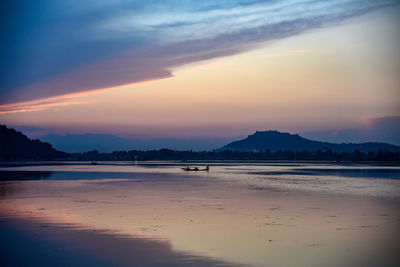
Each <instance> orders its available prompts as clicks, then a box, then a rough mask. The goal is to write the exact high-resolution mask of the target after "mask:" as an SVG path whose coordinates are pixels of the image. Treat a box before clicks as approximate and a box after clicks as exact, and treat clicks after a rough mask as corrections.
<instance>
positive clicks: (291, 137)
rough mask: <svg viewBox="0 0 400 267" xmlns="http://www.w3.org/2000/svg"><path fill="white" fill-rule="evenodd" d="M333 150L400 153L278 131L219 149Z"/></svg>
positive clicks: (260, 133) (374, 145) (259, 133)
mask: <svg viewBox="0 0 400 267" xmlns="http://www.w3.org/2000/svg"><path fill="white" fill-rule="evenodd" d="M328 149H329V150H332V151H335V152H352V151H355V150H359V151H362V152H370V151H375V152H376V151H379V150H387V151H392V152H400V147H398V146H395V145H391V144H387V143H377V142H369V143H360V144H358V143H348V144H345V143H342V144H334V143H328V142H319V141H313V140H309V139H306V138H303V137H301V136H300V135H297V134H289V133H281V132H278V131H257V132H255V133H254V134H252V135H249V136H248V137H247V138H245V139H243V140H239V141H235V142H232V143H229V144H228V145H225V146H223V147H221V148H220V149H218V151H224V150H230V151H241V152H249V151H266V150H270V151H278V150H292V151H310V152H315V151H317V150H328Z"/></svg>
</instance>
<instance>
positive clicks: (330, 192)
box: [0, 164, 400, 266]
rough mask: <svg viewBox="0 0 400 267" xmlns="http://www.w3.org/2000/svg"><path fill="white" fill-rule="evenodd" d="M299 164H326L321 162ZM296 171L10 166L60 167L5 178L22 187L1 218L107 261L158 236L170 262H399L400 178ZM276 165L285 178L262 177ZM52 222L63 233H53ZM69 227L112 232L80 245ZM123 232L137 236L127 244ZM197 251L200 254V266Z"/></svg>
mask: <svg viewBox="0 0 400 267" xmlns="http://www.w3.org/2000/svg"><path fill="white" fill-rule="evenodd" d="M300 167H301V168H303V169H320V168H321V165H318V166H312V165H310V164H308V165H306V166H305V165H303V166H300ZM293 168H299V166H283V165H273V166H270V165H261V164H258V165H241V164H234V165H233V164H232V165H218V166H217V165H212V166H211V171H210V173H189V174H188V173H184V172H182V171H180V169H179V168H178V167H176V165H163V166H161V167H157V166H152V167H149V166H146V167H143V166H136V167H135V166H127V165H98V166H84V165H64V166H29V167H20V168H14V169H10V168H8V170H9V171H11V170H14V171H18V170H20V171H21V170H23V171H28V170H30V171H51V172H52V175H51V177H50V178H48V179H45V180H31V181H27V180H24V181H7V182H0V184H2V185H3V186H4V187H5V189H4V191H7V188H10V189H12V190H11V191H12V192H13V193H12V194H6V195H5V196H4V198H3V199H2V200H1V201H0V214H1V215H2V216H7V217H9V218H20V219H25V220H30V221H32V220H39V221H40V224H39V225H44V226H45V227H37V228H39V230H40V231H43V232H44V233H49V234H48V235H49V238H51V237H52V236H57V235H58V236H59V238H56V241H57V243H60V244H65V243H67V244H70V245H71V246H73V247H76V250H78V251H81V250H82V254H84V255H93V254H95V255H98V257H99V258H101V256H102V255H103V250H104V249H103V248H99V246H100V247H104V246H105V247H107V245H108V243H109V244H112V246H113V247H114V246H115V248H116V249H111V251H112V252H110V254H111V256H110V257H111V258H112V257H114V258H115V257H118V255H120V258H124V257H125V256H123V255H129V252H128V249H127V250H126V251H127V252H126V254H124V253H125V252H119V250H118V248H119V247H120V246H122V247H123V248H121V250H124V249H126V248H127V247H130V246H132V248H134V247H135V246H134V245H133V243H132V245H130V244H131V243H129V242H134V243H135V242H138V243H137V244H141V243H140V240H146V241H147V242H149V244H153V243H152V242H155V243H154V246H155V247H158V245H157V244H163V245H162V246H163V247H164V248H166V251H168V253H171V254H168V253H167V252H165V253H166V254H168V255H171V259H175V261H174V260H173V261H172V262H171V264H175V263H176V264H177V265H179V264H182V265H185V264H186V265H189V264H193V265H196V264H197V265H207V264H205V261H206V262H208V261H209V262H211V263H212V264H215V265H218V264H227V263H229V264H230V263H237V264H244V265H255V266H266V265H271V266H326V265H328V263H329V265H331V266H368V264H369V265H373V264H376V265H385V266H391V264H392V263H397V260H398V256H397V254H398V253H397V252H396V251H395V248H397V247H399V246H400V243H399V240H400V239H399V230H398V229H399V222H400V209H399V208H400V197H399V191H400V190H399V185H400V183H399V182H400V181H399V180H396V179H381V178H379V179H370V178H368V179H364V178H358V179H348V178H343V177H340V176H335V175H307V174H304V173H303V174H301V175H295V174H294V175H291V174H287V173H284V172H289V171H290V170H292V171H293ZM324 168H327V169H339V168H342V167H341V166H332V165H329V166H325V167H324ZM355 168H358V167H355ZM363 168H365V167H363ZM374 168H376V167H374ZM268 171H269V172H276V173H279V174H276V175H274V174H272V175H271V174H263V175H261V174H257V175H253V174H254V173H257V172H268ZM311 172H313V171H311ZM328 172H330V171H328ZM249 173H252V174H249ZM282 173H284V174H282ZM57 175H59V176H58V178H57ZM62 177H64V178H62ZM96 177H97V179H96ZM255 189H257V190H255ZM338 192H339V193H340V194H338ZM60 224H61V225H73V226H74V227H73V229H71V228H70V227H61V226H59V225H60ZM54 225H57V227H56V226H54ZM52 227H56V228H55V229H57V231H56V230H54V231H55V232H51V229H50V228H52ZM22 228H28V226H24V227H22ZM65 229H67V230H68V231H69V232H73V233H74V234H75V233H78V232H79V231H82V233H84V234H83V236H84V235H86V233H93V231H96V233H101V235H103V234H106V236H107V237H101V238H100V239H96V238H97V237H96V238H92V237H90V238H88V240H89V241H87V243H84V245H82V246H80V245H75V243H74V242H72V241H69V240H68V237H65V236H64V235H63V234H57V233H58V231H61V230H65ZM27 231H28V232H31V233H32V231H34V230H33V229H28V230H27ZM104 231H105V232H104ZM56 232H57V233H56ZM43 235H45V234H43ZM39 236H42V234H40V235H39ZM78 236H79V235H78ZM102 238H104V239H102ZM114 238H115V239H116V240H117V239H118V240H119V239H123V240H131V241H129V242H128V241H126V242H127V243H124V242H125V241H124V242H122V243H119V241H116V240H114ZM109 239H112V240H113V241H112V240H109ZM132 240H134V241H132ZM85 242H86V241H85ZM114 242H116V243H114ZM93 243H95V244H94V245H92V244H93ZM104 244H107V245H104ZM122 244H123V245H122ZM85 247H89V248H90V247H93V250H90V251H87V250H85ZM139 251H140V250H139ZM104 253H106V252H104ZM119 253H121V254H119ZM152 253H160V259H162V258H163V256H161V255H163V252H156V251H152V250H151V245H149V246H147V245H146V244H144V245H143V251H142V252H140V253H139V255H138V256H135V258H136V257H139V256H140V254H144V255H155V254H152ZM182 255H184V256H185V257H183V258H182V257H181V256H182ZM194 255H196V256H194ZM288 255H290V257H289V256H288ZM186 256H187V257H188V258H186ZM192 257H194V258H196V259H198V260H200V259H201V260H200V261H193V262H192V261H190V259H192ZM197 257H199V258H197ZM94 258H96V257H94ZM114 258H112V259H114ZM149 258H151V257H150V256H149ZM154 258H155V259H154V260H156V258H157V257H156V256H154ZM138 259H140V257H139V258H138ZM214 259H218V260H214ZM204 260H205V261H204ZM166 262H168V261H166ZM211 263H210V264H211ZM229 264H228V265H229ZM125 265H132V264H125ZM139 265H140V264H139ZM393 266H395V264H393Z"/></svg>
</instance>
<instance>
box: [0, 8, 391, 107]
mask: <svg viewBox="0 0 400 267" xmlns="http://www.w3.org/2000/svg"><path fill="white" fill-rule="evenodd" d="M397 4H398V1H393V0H381V1H368V0H337V1H320V0H313V1H304V0H303V1H302V0H297V1H293V0H287V1H277V0H272V1H125V0H116V1H73V0H69V1H66V0H64V1H49V0H47V1H45V0H43V1H6V2H3V4H2V5H3V8H2V14H1V15H2V25H3V29H2V32H3V34H2V61H1V65H0V69H1V70H2V73H3V74H2V76H1V87H0V96H1V100H0V104H7V103H15V102H19V101H26V100H32V99H40V98H46V97H52V96H59V95H63V94H68V93H73V92H80V91H87V90H94V89H99V88H104V87H112V86H116V85H121V84H127V83H132V82H137V81H141V80H149V79H156V78H162V77H168V76H170V75H171V70H170V69H171V68H172V67H173V66H175V65H180V64H184V63H189V62H195V61H199V60H203V59H210V58H215V57H220V56H224V55H231V54H235V53H240V52H243V51H246V50H249V49H253V48H254V47H257V46H258V45H259V44H260V43H262V42H266V41H271V40H276V39H280V38H285V37H288V36H292V35H296V34H300V33H303V32H306V31H310V30H313V29H316V28H321V27H325V26H332V25H335V24H339V23H342V22H343V21H345V20H349V19H352V18H354V17H357V16H360V15H362V14H365V13H367V12H370V11H374V10H377V9H379V8H382V7H387V6H394V5H397ZM110 61H111V62H110ZM83 77H84V78H83Z"/></svg>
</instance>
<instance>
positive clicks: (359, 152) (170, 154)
mask: <svg viewBox="0 0 400 267" xmlns="http://www.w3.org/2000/svg"><path fill="white" fill-rule="evenodd" d="M15 160H78V161H93V162H96V161H137V160H139V161H146V160H184V161H187V160H316V161H380V162H388V161H390V162H399V161H400V147H398V146H394V145H390V144H386V143H362V144H332V143H326V142H317V141H312V140H308V139H305V138H303V137H301V136H299V135H291V134H288V133H280V132H277V131H265V132H256V133H255V134H253V135H250V136H248V137H247V138H246V139H244V140H240V141H236V142H232V143H230V144H228V145H226V146H224V147H222V148H220V149H217V150H214V151H201V152H196V151H192V150H188V151H177V150H171V149H159V150H147V151H143V150H130V151H114V152H112V153H100V152H99V151H97V150H92V151H88V152H83V153H65V152H62V151H58V150H55V149H54V148H53V147H52V146H51V144H49V143H45V142H41V141H39V140H31V139H29V138H28V137H26V136H25V135H24V134H22V133H21V132H17V131H15V130H13V129H10V128H7V127H6V126H0V161H15Z"/></svg>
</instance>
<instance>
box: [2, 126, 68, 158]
mask: <svg viewBox="0 0 400 267" xmlns="http://www.w3.org/2000/svg"><path fill="white" fill-rule="evenodd" d="M66 157H68V154H67V153H65V152H62V151H58V150H55V149H54V148H53V147H52V146H51V144H49V143H45V142H41V141H39V140H32V139H29V138H28V137H27V136H26V135H24V134H23V133H21V132H18V131H16V130H14V129H10V128H7V127H6V126H5V125H0V160H2V161H6V160H54V159H63V158H66Z"/></svg>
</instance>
